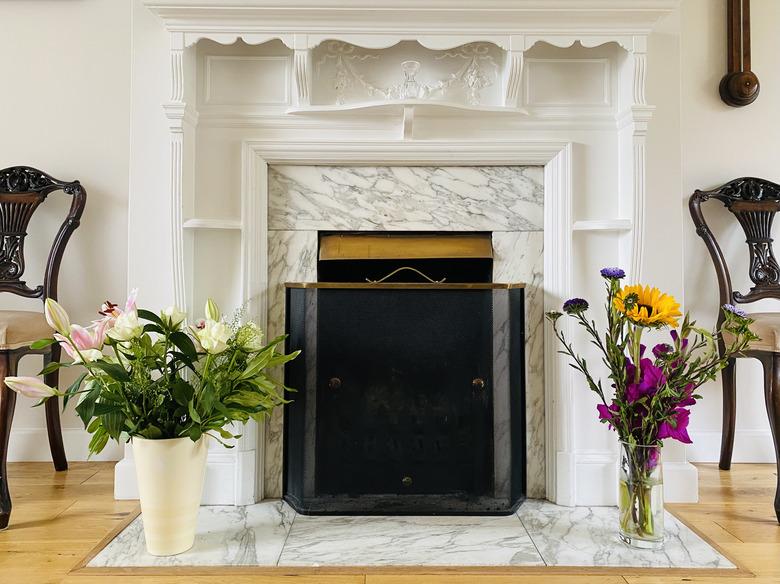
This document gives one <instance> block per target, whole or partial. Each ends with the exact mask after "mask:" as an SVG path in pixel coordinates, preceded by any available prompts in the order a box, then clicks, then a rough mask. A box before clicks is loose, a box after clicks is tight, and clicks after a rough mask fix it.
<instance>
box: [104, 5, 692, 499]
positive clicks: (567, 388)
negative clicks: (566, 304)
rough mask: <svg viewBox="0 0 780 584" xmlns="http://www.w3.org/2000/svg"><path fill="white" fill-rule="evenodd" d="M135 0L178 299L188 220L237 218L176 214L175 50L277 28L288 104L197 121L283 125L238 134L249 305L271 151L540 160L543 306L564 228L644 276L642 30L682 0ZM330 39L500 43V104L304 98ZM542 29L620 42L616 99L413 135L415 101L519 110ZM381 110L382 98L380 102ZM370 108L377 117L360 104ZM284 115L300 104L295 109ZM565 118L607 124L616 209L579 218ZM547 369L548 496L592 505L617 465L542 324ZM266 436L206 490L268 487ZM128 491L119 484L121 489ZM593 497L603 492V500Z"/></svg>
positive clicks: (561, 267)
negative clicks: (151, 59)
mask: <svg viewBox="0 0 780 584" xmlns="http://www.w3.org/2000/svg"><path fill="white" fill-rule="evenodd" d="M145 4H146V5H147V6H148V7H149V9H150V10H152V11H153V12H154V13H155V14H157V15H158V16H159V17H160V18H161V19H162V20H163V22H164V24H165V27H166V28H167V30H168V31H169V33H170V36H171V50H170V57H169V58H170V60H171V88H172V89H171V101H170V102H169V103H167V104H165V105H164V108H165V112H166V116H167V118H168V122H169V127H170V158H171V161H170V169H171V175H170V192H169V195H170V204H171V233H170V234H169V237H170V241H171V246H172V252H173V254H172V255H173V266H172V269H173V274H174V287H175V291H176V301H177V302H181V303H182V304H184V303H185V302H186V299H187V298H188V296H190V295H191V291H190V290H186V283H187V280H186V277H185V275H186V270H185V266H187V265H189V264H191V261H192V258H188V257H186V255H187V253H188V252H187V249H186V247H185V245H184V238H183V233H184V230H185V229H186V228H193V229H203V228H235V226H236V223H235V222H230V225H228V222H224V221H223V222H213V221H211V220H209V219H208V218H196V219H191V220H190V221H188V222H186V223H185V222H184V220H183V217H184V216H185V215H184V213H183V209H184V208H185V205H186V204H187V198H188V197H189V196H190V195H191V193H188V192H187V188H186V185H187V184H188V181H187V180H185V178H186V173H187V163H188V161H187V160H184V158H185V157H186V155H187V153H188V152H190V149H188V148H186V147H184V146H186V144H183V143H184V142H185V140H186V139H187V136H189V135H194V132H193V131H189V132H188V130H193V129H194V128H195V125H196V124H197V123H198V117H197V115H195V114H194V108H193V106H194V102H192V103H189V102H188V96H187V95H186V93H187V92H186V90H185V89H186V87H188V84H189V83H191V80H189V79H187V78H186V76H187V75H189V74H190V71H189V69H188V68H187V67H186V58H185V56H186V54H187V51H194V45H195V43H197V41H198V40H200V39H210V40H213V41H215V42H217V43H221V44H231V43H233V42H235V41H236V40H238V39H242V40H243V41H244V42H245V43H248V44H261V43H265V42H267V41H270V40H276V39H278V40H280V41H281V42H282V43H283V44H284V45H286V46H287V47H288V48H289V49H291V51H292V59H291V67H292V71H291V78H292V79H293V82H292V84H293V85H294V87H292V88H291V89H292V95H293V100H292V101H293V106H294V108H293V109H291V110H289V111H287V112H281V111H271V110H268V111H261V112H250V113H247V112H244V111H235V112H233V113H232V114H228V115H226V114H219V116H217V117H215V118H214V119H208V120H207V119H206V117H205V116H203V118H202V121H203V122H204V123H208V124H209V125H219V126H221V127H225V128H227V127H263V128H272V129H273V132H274V135H275V136H277V137H280V138H279V139H278V140H277V141H247V142H244V143H243V152H242V165H243V166H242V172H243V176H242V185H241V188H242V211H241V212H242V216H241V218H240V229H241V241H242V246H241V249H242V251H241V253H242V257H241V282H242V287H243V300H244V301H247V302H250V303H252V308H251V311H250V312H251V313H253V314H258V315H265V314H266V312H267V310H266V308H267V285H268V282H267V254H268V249H267V246H268V241H267V222H268V218H267V199H266V198H264V197H267V165H268V164H382V165H388V164H393V165H405V164H407V165H411V164H444V165H453V164H455V165H473V164H542V165H544V166H545V185H544V189H545V234H544V240H545V241H544V245H545V254H544V264H545V265H544V287H545V307H546V309H552V308H555V307H557V306H559V305H560V302H561V300H562V299H564V298H566V297H568V296H569V295H570V293H571V290H572V287H573V282H572V272H573V269H572V232H573V230H574V229H578V230H581V231H612V232H615V233H617V234H618V236H617V237H619V238H620V242H621V245H620V247H621V250H622V251H621V258H620V259H621V262H622V263H623V265H625V266H626V267H627V268H628V270H629V271H630V274H631V276H632V278H638V277H639V276H640V275H641V266H642V247H643V233H644V199H645V135H646V131H647V124H648V122H649V121H650V118H651V116H652V111H653V108H652V106H649V105H647V103H646V100H645V80H646V57H645V52H646V40H647V39H646V37H647V35H648V34H649V33H650V31H651V29H652V27H653V25H654V24H655V22H656V21H657V20H658V19H659V18H661V17H662V16H664V15H666V14H668V13H669V12H671V11H672V10H673V9H675V8H676V7H677V5H678V0H482V1H480V2H477V3H475V2H473V0H375V1H372V2H365V1H364V0H319V1H318V2H316V3H312V2H305V3H304V2H297V1H295V0H290V1H289V2H284V3H280V2H278V1H277V0H233V1H231V2H230V3H224V2H220V1H218V0H145ZM304 8H305V10H303V9H304ZM326 39H328V40H339V41H342V42H348V43H353V44H356V45H359V46H362V47H367V48H376V49H379V48H386V47H392V46H394V45H396V44H397V43H398V42H400V41H406V40H410V41H417V42H418V43H420V44H421V45H422V46H424V47H427V48H429V49H434V50H442V49H449V48H452V47H456V46H460V45H463V44H465V43H471V42H489V43H493V44H495V45H496V46H497V47H500V48H501V50H503V51H504V53H505V63H504V67H503V69H502V78H501V80H500V81H501V83H502V87H501V89H502V93H501V100H502V103H501V104H498V105H493V106H471V107H469V106H466V105H464V104H433V103H426V104H423V103H419V104H410V103H408V102H407V103H404V102H399V103H390V104H387V103H384V104H358V106H349V107H343V106H342V107H336V106H335V104H334V105H328V104H325V105H323V106H314V105H312V84H313V80H314V75H313V71H312V59H311V52H312V50H314V48H315V47H317V46H318V45H319V44H320V42H322V41H323V40H326ZM541 42H544V43H548V44H551V45H554V46H556V47H570V46H572V45H574V44H575V43H580V44H581V45H582V46H584V47H596V46H600V45H603V44H606V43H616V44H617V45H619V46H620V47H622V49H623V50H624V52H625V53H624V56H625V60H624V62H623V66H622V67H621V69H620V71H619V74H618V75H615V76H612V78H611V79H612V81H611V83H614V84H615V86H613V87H612V89H613V90H616V93H617V94H619V96H620V99H619V100H618V102H619V106H618V108H617V109H615V108H613V107H607V108H604V107H602V106H599V107H600V109H599V110H598V111H594V112H591V113H590V114H589V115H588V114H583V113H582V111H580V112H576V111H574V110H573V109H560V110H556V111H554V112H551V113H550V112H548V113H549V114H550V115H549V117H543V116H542V115H541V114H540V115H539V116H538V117H534V116H525V118H524V119H526V120H527V124H528V127H529V128H532V131H533V136H534V137H535V138H537V137H540V136H541V137H542V138H541V139H537V140H535V141H496V140H488V141H485V140H484V139H482V138H474V139H473V140H468V138H469V134H468V133H467V134H466V135H465V136H462V137H460V138H459V139H457V140H455V141H451V140H447V141H444V140H439V141H437V140H425V141H422V140H419V141H418V140H414V137H415V125H416V124H417V118H418V117H420V114H422V113H426V114H429V115H430V116H433V115H436V111H435V110H437V109H439V110H441V109H446V110H447V111H448V112H450V113H452V112H457V115H458V116H462V117H463V118H464V121H468V122H473V123H472V124H471V125H470V124H468V123H464V124H463V127H464V128H466V130H464V131H466V132H469V130H468V128H472V129H473V128H474V127H475V126H478V124H479V121H480V120H483V119H486V118H487V117H488V116H493V117H495V116H497V115H501V116H504V115H506V116H509V117H508V118H507V119H511V120H516V119H519V118H523V115H524V114H523V112H522V111H521V110H519V106H520V105H522V104H520V103H519V101H520V97H521V96H522V95H523V87H522V84H523V78H524V76H523V64H524V61H525V52H526V51H527V50H529V49H530V48H532V47H533V46H534V45H536V44H537V43H541ZM188 47H190V48H188ZM192 73H193V74H194V70H193V72H192ZM382 107H384V108H386V109H387V110H388V111H387V112H383V111H382V110H381V109H380V108H382ZM372 108H374V109H372ZM415 108H416V109H417V110H418V111H417V112H416V113H415ZM367 109H371V111H372V112H375V113H379V114H383V113H386V114H387V115H386V116H384V117H383V116H382V115H376V116H373V117H372V116H367V115H364V114H366V110H367ZM607 110H608V111H607ZM616 111H617V113H618V115H617V116H616V115H615V112H616ZM497 112H502V113H497ZM504 112H508V113H504ZM294 113H295V114H298V115H291V114H294ZM369 113H371V112H369ZM300 114H306V115H300ZM231 115H232V117H231ZM388 116H397V119H398V120H399V121H400V125H401V128H402V131H400V132H398V133H397V134H396V135H397V136H398V139H397V140H391V141H378V138H377V137H378V136H381V137H386V136H387V135H388V133H387V130H386V127H387V126H386V125H385V126H382V124H383V123H384V122H383V120H384V119H385V118H387V117H388ZM501 119H504V118H501ZM341 121H343V124H342V123H341ZM404 122H405V123H404ZM523 123H526V122H523ZM334 124H335V125H337V126H338V131H337V132H334V136H337V138H336V139H332V140H328V141H323V140H319V139H316V138H315V139H313V140H312V141H309V142H304V141H299V138H300V135H301V134H300V130H307V129H312V130H323V129H328V128H333V127H334ZM380 127H382V132H381V133H380V132H379V130H378V128H380ZM572 129H576V130H577V131H580V132H582V131H588V130H590V129H593V130H598V131H599V132H605V131H607V132H613V135H614V136H616V137H617V149H618V152H617V153H616V155H615V158H616V160H617V162H618V165H617V166H618V168H619V170H618V171H616V174H617V175H618V181H617V184H618V191H619V192H618V200H619V201H620V205H619V209H618V211H617V212H616V213H615V216H616V217H617V218H614V217H613V218H608V219H605V220H600V219H594V220H590V221H580V222H577V223H575V222H574V218H573V210H572V199H573V197H574V194H573V188H574V187H573V182H572V180H573V179H572V155H573V154H572V153H573V150H574V148H573V146H572V144H571V143H569V142H568V141H567V140H561V136H562V134H561V132H562V131H564V132H565V131H570V130H572ZM288 130H289V133H287V132H288ZM372 134H373V135H372ZM477 134H478V133H477ZM547 138H549V140H548V139H547ZM192 162H193V161H189V163H190V164H192ZM131 202H132V201H131ZM260 324H261V325H264V324H265V323H260ZM545 375H546V381H545V385H546V398H545V403H546V408H547V410H546V411H547V415H546V416H545V418H546V441H547V444H546V448H547V485H548V497H549V498H550V499H552V500H554V501H557V502H558V503H561V504H566V505H572V504H576V503H588V502H595V501H593V498H592V496H591V494H589V493H592V492H593V491H594V490H595V489H588V488H587V485H597V484H598V483H599V481H603V480H606V479H605V478H604V477H606V476H607V475H608V474H609V472H612V471H608V470H605V469H608V468H609V465H610V464H612V465H613V468H614V463H615V460H616V453H609V452H599V453H594V452H592V451H591V452H581V451H578V445H577V443H576V441H575V436H574V435H573V432H574V430H575V428H576V424H575V412H574V411H572V410H573V408H574V400H573V398H572V391H573V390H572V379H571V369H570V368H569V367H568V366H567V364H566V363H565V361H564V360H563V359H562V358H561V357H560V356H559V355H558V353H557V346H556V343H555V339H554V337H552V335H550V334H548V332H547V331H546V333H545ZM263 445H264V438H263V436H262V428H257V427H251V428H250V429H249V431H247V432H246V433H245V436H244V437H243V438H242V439H241V440H240V443H239V445H238V448H236V449H235V450H234V451H230V453H229V454H228V453H225V452H222V451H214V452H211V453H210V455H209V473H210V475H209V477H210V478H209V480H208V482H207V486H206V490H207V492H206V493H205V494H204V500H208V501H210V502H218V503H223V504H229V503H245V502H249V501H250V500H254V499H255V498H259V497H256V495H258V494H260V493H262V488H261V486H262V480H263V477H262V470H263V466H264V465H263V461H262V456H263ZM231 457H232V458H231ZM128 460H129V461H130V462H128ZM129 464H131V459H126V461H123V462H122V463H120V465H118V468H117V489H118V490H122V489H123V488H124V487H122V485H121V484H120V483H121V482H122V481H127V482H128V484H129V483H130V482H132V480H131V478H130V475H131V473H129V472H127V469H128V468H129V466H128V465H129ZM215 473H216V474H215ZM120 475H121V476H120ZM250 475H251V477H250ZM610 476H611V475H610ZM215 477H218V478H219V480H216V479H215ZM120 478H121V480H120ZM220 485H222V486H220ZM131 490H132V489H126V491H127V492H131ZM607 498H608V499H609V500H605V501H603V502H614V499H613V498H610V496H607ZM598 502H602V501H601V499H599V501H598Z"/></svg>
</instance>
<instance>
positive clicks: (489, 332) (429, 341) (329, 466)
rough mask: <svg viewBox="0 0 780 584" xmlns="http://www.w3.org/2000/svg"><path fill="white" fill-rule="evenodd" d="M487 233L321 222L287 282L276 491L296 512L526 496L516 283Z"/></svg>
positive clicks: (516, 500) (436, 508) (484, 508)
mask: <svg viewBox="0 0 780 584" xmlns="http://www.w3.org/2000/svg"><path fill="white" fill-rule="evenodd" d="M491 271H492V245H491V235H490V234H489V233H488V234H484V233H475V234H408V233H404V234H391V235H387V234H382V235H378V234H365V233H340V234H333V233H322V234H320V246H319V260H318V280H319V281H318V282H316V283H307V284H296V283H288V284H287V287H286V301H287V307H286V308H287V311H286V329H287V334H288V335H289V336H288V339H287V344H288V347H287V348H288V350H297V349H301V350H302V355H301V357H300V358H298V359H296V360H295V361H293V362H291V363H289V364H288V365H287V368H286V371H285V382H286V385H288V386H290V387H294V388H296V389H297V391H296V392H294V393H293V392H291V393H289V394H288V399H290V400H291V401H290V403H289V404H287V405H286V406H285V424H284V498H285V500H286V501H288V502H289V503H290V504H291V505H292V506H293V507H294V508H295V509H296V510H297V511H298V512H300V513H304V514H373V515H384V514H406V515H408V514H417V515H420V514H508V513H511V512H513V511H514V510H515V509H516V507H517V506H518V505H519V504H520V503H521V502H522V500H523V499H524V497H525V462H526V455H525V397H524V392H525V390H524V383H525V371H524V367H525V365H524V334H523V331H524V289H523V286H522V284H509V283H495V282H492V281H491V280H492V277H491Z"/></svg>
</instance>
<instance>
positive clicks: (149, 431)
mask: <svg viewBox="0 0 780 584" xmlns="http://www.w3.org/2000/svg"><path fill="white" fill-rule="evenodd" d="M138 435H139V436H141V437H142V438H147V439H149V440H155V439H157V438H159V437H160V436H162V435H163V433H162V430H160V429H159V428H158V427H157V426H155V425H153V424H149V425H148V426H147V427H146V428H144V429H143V430H141V431H140V432H139V433H138Z"/></svg>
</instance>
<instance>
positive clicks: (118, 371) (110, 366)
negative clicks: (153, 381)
mask: <svg viewBox="0 0 780 584" xmlns="http://www.w3.org/2000/svg"><path fill="white" fill-rule="evenodd" d="M92 365H93V366H94V367H97V368H98V369H100V370H102V371H103V372H105V373H106V374H108V375H109V376H110V377H111V378H112V379H115V380H116V381H130V374H129V373H128V372H127V371H126V370H125V368H124V367H122V366H121V365H119V364H117V363H104V362H103V361H94V362H93V363H92Z"/></svg>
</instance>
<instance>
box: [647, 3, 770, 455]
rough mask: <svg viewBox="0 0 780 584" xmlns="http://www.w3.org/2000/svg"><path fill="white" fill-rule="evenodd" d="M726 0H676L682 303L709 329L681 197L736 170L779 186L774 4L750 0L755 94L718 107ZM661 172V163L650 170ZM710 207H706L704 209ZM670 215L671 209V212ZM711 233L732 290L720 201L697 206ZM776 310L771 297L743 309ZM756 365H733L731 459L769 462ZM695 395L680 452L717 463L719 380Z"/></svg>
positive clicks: (706, 279)
mask: <svg viewBox="0 0 780 584" xmlns="http://www.w3.org/2000/svg"><path fill="white" fill-rule="evenodd" d="M725 5H726V1H725V0H683V2H682V10H681V18H682V30H683V31H684V34H683V35H682V47H681V61H682V67H681V72H682V94H681V106H680V109H681V122H682V123H681V130H680V133H681V144H682V169H683V171H682V190H681V192H680V196H681V199H682V200H681V201H680V203H679V205H680V207H681V208H682V209H683V213H684V215H685V220H684V222H683V225H684V241H683V251H684V257H685V305H686V308H688V309H689V310H691V311H692V313H693V316H694V317H695V318H696V319H697V320H698V321H699V323H700V324H701V325H706V326H707V327H712V326H714V324H715V318H716V315H717V310H718V292H717V284H716V280H715V271H714V269H713V267H712V262H711V261H710V259H709V255H708V254H707V251H706V249H705V247H704V243H703V241H702V240H701V239H700V238H699V237H698V236H697V235H696V233H695V232H694V230H693V226H692V223H691V220H690V216H689V215H688V210H687V202H688V197H689V196H690V195H691V193H693V191H694V190H695V189H697V188H711V187H716V186H719V185H721V184H723V183H724V182H728V181H729V180H731V179H734V178H738V177H741V176H757V177H761V178H766V179H769V180H772V181H775V182H780V164H778V162H780V109H778V107H777V104H778V98H779V96H780V38H779V37H778V35H777V28H778V26H780V2H778V1H777V0H753V2H752V3H751V21H752V30H751V37H752V49H753V51H752V53H753V67H752V68H753V71H754V72H756V74H757V75H758V78H759V80H760V82H761V93H760V95H759V96H758V99H757V100H756V101H755V102H754V103H753V104H752V105H749V106H747V107H744V108H731V107H728V106H726V105H725V104H724V103H723V102H722V101H721V100H720V97H719V96H718V83H719V82H720V79H721V77H722V76H723V74H724V73H725V71H726V7H725ZM655 172H661V169H655ZM708 210H709V211H708ZM670 211H671V212H673V213H677V212H678V210H677V209H670ZM705 213H706V214H707V217H708V219H709V220H710V221H711V226H712V227H713V230H714V231H715V233H716V235H720V236H721V237H722V238H723V242H725V245H724V246H723V247H724V252H725V253H726V255H727V257H728V259H729V260H730V262H731V265H732V278H733V280H734V285H735V287H737V289H740V290H742V291H746V290H747V289H748V288H749V285H748V284H749V280H748V278H747V257H748V255H747V246H746V245H745V243H744V235H743V234H742V230H741V228H740V227H739V226H738V224H737V223H736V221H733V219H732V216H731V214H730V213H729V212H728V211H726V210H725V209H724V208H723V206H722V205H720V203H717V202H711V203H709V204H708V205H707V206H705ZM761 306H766V307H767V308H769V309H775V310H776V309H777V308H778V307H777V303H774V304H772V302H771V301H769V302H768V303H767V304H763V305H762V304H761V303H757V304H754V305H747V309H748V310H757V309H758V308H759V307H761ZM760 375H761V369H760V366H759V365H758V363H757V362H756V361H753V360H747V359H743V360H741V362H740V364H739V365H738V371H737V404H738V407H737V433H736V440H735V446H734V461H735V462H748V461H761V462H772V461H774V459H775V458H774V451H773V447H772V442H771V437H770V435H769V425H768V423H767V418H766V411H765V409H764V398H763V387H762V383H763V382H762V379H761V377H760ZM701 394H702V395H703V396H704V400H703V401H702V402H700V403H699V405H697V406H696V408H695V411H694V415H693V416H691V428H692V432H691V434H692V438H693V440H694V444H693V445H692V446H691V447H689V448H688V453H689V458H691V459H692V460H700V461H716V460H717V459H718V456H719V452H720V424H721V397H720V396H721V389H720V381H719V380H718V381H717V382H716V383H710V384H708V385H707V386H705V387H704V388H702V391H701Z"/></svg>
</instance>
